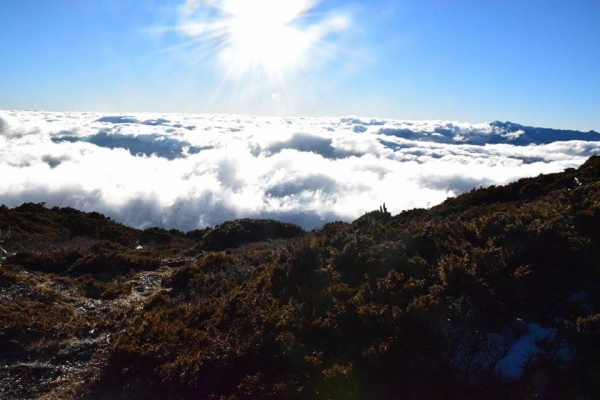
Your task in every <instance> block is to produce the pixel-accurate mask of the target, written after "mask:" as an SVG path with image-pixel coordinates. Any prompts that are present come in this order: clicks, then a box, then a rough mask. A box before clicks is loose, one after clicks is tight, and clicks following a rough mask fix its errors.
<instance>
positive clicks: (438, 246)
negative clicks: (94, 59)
mask: <svg viewBox="0 0 600 400" xmlns="http://www.w3.org/2000/svg"><path fill="white" fill-rule="evenodd" d="M388 201H389V202H393V199H389V200H388ZM599 227H600V157H592V158H590V159H589V160H588V161H587V162H586V163H585V164H584V165H582V166H581V167H580V168H579V169H569V170H567V171H564V172H562V173H557V174H552V175H540V176H538V177H536V178H529V179H522V180H519V181H518V182H515V183H512V184H510V185H507V186H503V187H490V188H486V189H477V190H473V191H471V192H470V193H465V194H463V195H461V196H458V197H456V198H452V199H448V200H446V201H445V202H444V203H443V204H440V205H439V206H436V207H433V208H431V209H428V210H426V209H415V210H410V211H406V212H403V213H401V214H399V215H396V216H392V215H390V214H389V213H387V212H385V211H383V210H381V211H373V212H370V213H367V214H365V215H364V216H362V217H360V218H358V219H357V220H355V221H354V222H352V223H343V222H336V223H329V224H326V225H324V226H323V227H322V228H320V229H317V230H314V231H310V232H305V231H303V230H302V229H301V228H299V227H298V226H295V225H293V224H283V223H279V222H276V221H272V220H238V221H232V222H227V223H224V224H221V225H219V226H216V227H214V228H213V229H205V230H197V231H191V232H188V233H183V232H179V231H176V230H170V231H167V230H162V229H158V228H151V229H146V230H143V231H141V230H136V229H132V228H129V227H126V226H124V225H120V224H118V223H115V222H114V221H112V220H111V219H108V218H106V217H104V216H102V215H100V214H97V213H90V214H88V213H83V212H79V211H77V210H74V209H60V208H46V207H45V206H44V205H43V204H31V203H29V204H24V205H22V206H20V207H17V208H13V209H9V208H6V207H0V229H2V236H1V240H2V243H0V245H1V246H2V249H3V250H5V252H6V253H7V254H6V256H3V258H2V261H1V265H0V314H1V315H2V318H1V319H0V397H1V398H3V399H23V398H41V399H57V398H81V399H84V398H85V399H165V398H169V399H205V398H206V399H258V398H260V399H269V398H271V399H294V398H298V399H366V398H369V399H431V398H435V399H444V398H448V399H456V398H460V399H479V398H499V399H522V398H542V399H544V398H545V399H559V398H561V399H562V398H572V399H578V398H579V399H584V398H597V397H599V396H600V361H599V360H600V342H599V341H598V335H599V334H600V314H598V313H600V264H599V262H598V260H599V259H600V229H599ZM9 231H10V233H9ZM14 253H16V254H14Z"/></svg>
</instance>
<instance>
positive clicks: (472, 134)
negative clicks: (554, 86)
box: [353, 120, 600, 146]
mask: <svg viewBox="0 0 600 400" xmlns="http://www.w3.org/2000/svg"><path fill="white" fill-rule="evenodd" d="M353 122H357V120H353ZM368 125H370V126H382V125H383V126H382V127H381V128H380V129H379V130H378V131H376V133H379V134H382V135H389V136H395V137H399V138H403V139H407V140H416V141H425V142H434V143H444V144H471V145H486V144H511V145H515V146H528V145H531V144H534V145H540V144H550V143H554V142H565V141H574V140H580V141H585V142H597V141H600V133H598V132H596V131H593V130H591V131H589V132H581V131H577V130H565V129H552V128H539V127H534V126H526V125H521V124H517V123H514V122H510V121H506V122H501V121H494V122H491V123H489V124H488V125H481V124H480V125H471V124H461V123H456V122H443V121H439V122H435V123H429V124H428V125H423V124H417V123H411V122H403V123H401V124H395V125H394V124H392V123H383V124H382V123H381V121H371V122H369V123H368ZM354 131H355V132H364V131H366V128H365V127H364V125H360V124H358V125H355V126H354Z"/></svg>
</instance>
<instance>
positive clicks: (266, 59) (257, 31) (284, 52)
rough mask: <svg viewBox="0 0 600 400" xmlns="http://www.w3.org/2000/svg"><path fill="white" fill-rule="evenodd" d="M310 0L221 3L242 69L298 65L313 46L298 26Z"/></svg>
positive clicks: (236, 62) (309, 38)
mask: <svg viewBox="0 0 600 400" xmlns="http://www.w3.org/2000/svg"><path fill="white" fill-rule="evenodd" d="M311 5H312V3H311V2H309V1H307V0H254V1H248V0H227V1H225V2H224V3H223V4H222V10H223V11H224V12H225V13H226V15H227V17H226V18H225V25H226V32H227V36H228V39H227V40H228V42H229V44H230V47H231V52H230V54H231V56H232V57H233V62H234V63H235V64H236V65H237V66H238V67H240V68H242V69H256V68H262V69H265V70H267V71H271V72H274V71H281V70H282V69H285V68H287V67H292V66H295V65H296V64H297V63H299V62H300V60H301V58H302V56H303V54H304V53H305V52H306V51H307V50H308V48H309V47H310V45H311V41H312V39H311V35H310V33H309V32H308V31H303V30H301V29H298V28H297V27H296V26H294V25H295V23H297V22H298V21H299V20H300V19H301V18H302V17H303V15H304V14H305V13H306V12H307V11H308V10H309V9H310V8H311Z"/></svg>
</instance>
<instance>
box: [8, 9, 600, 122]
mask: <svg viewBox="0 0 600 400" xmlns="http://www.w3.org/2000/svg"><path fill="white" fill-rule="evenodd" d="M598 21H600V2H599V1H598V0H527V1H522V0H502V1H496V0H486V1H467V0H456V1H446V0H418V1H417V0H414V1H413V0H406V1H403V0H394V1H391V0H369V1H366V0H364V1H363V0H357V1H342V0H321V1H317V0H286V1H277V0H253V1H251V0H245V1H244V0H212V1H202V0H187V1H165V0H161V1H158V0H128V1H120V0H96V1H79V0H53V1H47V0H27V1H24V0H3V1H2V6H1V7H0V27H1V28H0V29H1V31H0V32H1V34H0V88H1V89H0V109H3V110H25V109H40V110H48V111H98V112H108V113H116V112H126V113H127V112H129V113H132V112H161V113H201V114H215V113H228V114H246V115H258V116H313V117H333V116H337V117H339V116H349V115H353V116H363V117H378V118H398V119H404V120H421V119H426V120H448V121H471V122H473V123H480V122H492V121H495V120H500V121H513V122H518V123H522V124H525V125H532V126H541V127H551V128H561V129H576V130H581V131H589V130H595V131H600V24H599V23H598Z"/></svg>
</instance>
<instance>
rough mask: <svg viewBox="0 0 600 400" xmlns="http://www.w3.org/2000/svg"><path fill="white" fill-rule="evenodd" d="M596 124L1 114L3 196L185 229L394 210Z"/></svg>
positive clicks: (469, 183) (555, 152)
mask: <svg viewBox="0 0 600 400" xmlns="http://www.w3.org/2000/svg"><path fill="white" fill-rule="evenodd" d="M599 153H600V134H598V133H596V132H587V133H582V132H575V131H561V130H552V129H540V128H532V127H526V126H521V125H518V124H513V123H501V122H493V123H481V124H470V123H458V122H444V121H401V120H392V119H385V120H384V119H361V118H354V117H349V118H302V117H294V118H281V117H253V116H236V115H194V114H103V113H74V112H62V113H54V112H41V111H0V204H5V205H7V206H9V207H14V206H18V205H20V204H22V203H24V202H36V203H40V202H45V203H46V205H47V206H61V207H66V206H70V207H74V208H77V209H79V210H82V211H97V212H100V213H103V214H105V215H107V216H110V217H112V218H114V219H115V220H116V221H118V222H122V223H124V224H127V225H130V226H134V227H139V228H146V227H150V226H159V227H165V228H177V229H180V230H183V231H188V230H191V229H196V228H202V227H206V226H210V225H215V224H217V223H220V222H223V221H225V220H230V219H235V218H242V217H252V218H274V219H278V220H281V221H286V222H294V223H297V224H299V225H301V226H303V227H305V228H314V227H318V226H321V225H322V224H323V223H325V222H329V221H334V220H344V221H350V220H353V219H355V218H357V217H359V216H360V215H362V214H364V213H365V212H367V211H371V210H374V209H377V208H378V207H379V205H381V204H382V203H384V202H385V203H386V205H387V208H388V210H389V211H390V212H392V213H393V214H396V213H399V212H400V211H402V210H406V209H411V208H415V207H429V206H433V205H436V204H438V203H440V202H442V201H443V200H445V199H446V198H447V197H449V196H454V195H456V194H459V193H462V192H465V191H469V190H471V189H473V188H475V187H480V186H483V187H486V186H489V185H498V184H505V183H508V182H511V181H514V180H517V179H519V178H522V177H529V176H536V175H538V174H540V173H550V172H559V171H562V170H564V169H565V168H569V167H578V166H579V165H581V164H582V163H583V162H584V161H585V160H586V159H587V158H588V157H590V156H591V155H594V154H599Z"/></svg>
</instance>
